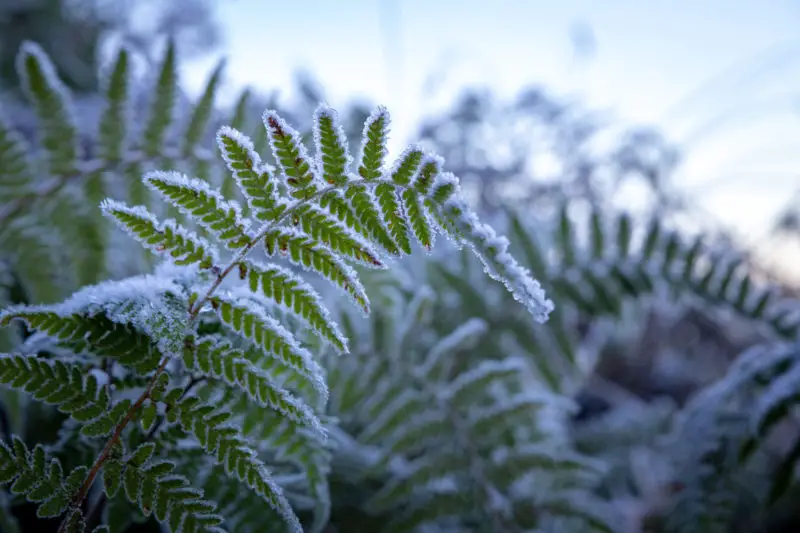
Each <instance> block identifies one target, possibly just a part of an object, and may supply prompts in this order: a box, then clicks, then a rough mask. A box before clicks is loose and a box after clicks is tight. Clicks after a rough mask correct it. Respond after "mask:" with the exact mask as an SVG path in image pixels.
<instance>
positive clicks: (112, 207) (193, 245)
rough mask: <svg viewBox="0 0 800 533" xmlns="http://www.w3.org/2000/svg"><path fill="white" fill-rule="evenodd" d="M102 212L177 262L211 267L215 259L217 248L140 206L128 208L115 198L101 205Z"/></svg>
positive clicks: (146, 244) (132, 235)
mask: <svg viewBox="0 0 800 533" xmlns="http://www.w3.org/2000/svg"><path fill="white" fill-rule="evenodd" d="M100 209H101V210H102V211H103V214H104V215H106V216H108V217H109V218H111V219H112V220H113V221H114V222H115V223H116V224H117V226H119V227H120V229H122V230H124V231H125V232H126V233H128V235H130V236H131V237H133V238H134V239H136V240H137V241H139V242H140V243H142V244H143V245H144V246H145V247H146V248H148V249H149V250H151V251H152V252H154V253H156V254H163V253H168V254H169V255H170V257H172V258H173V260H174V261H175V264H176V265H191V264H195V263H196V264H198V266H199V267H200V268H211V267H213V266H214V265H215V264H216V263H217V261H218V254H217V250H216V248H214V247H213V246H212V245H211V244H210V243H208V242H206V241H205V240H204V239H202V238H201V237H199V236H198V235H196V234H195V233H194V232H191V231H189V230H187V229H185V228H183V227H182V226H180V225H179V224H178V223H177V222H175V221H172V220H168V221H166V222H164V223H160V222H159V221H158V220H157V219H156V217H155V216H154V215H153V214H152V213H150V212H149V211H147V210H146V209H145V208H144V207H142V206H137V207H128V206H127V205H125V204H123V203H121V202H116V201H114V200H110V199H107V200H104V201H103V203H102V204H100Z"/></svg>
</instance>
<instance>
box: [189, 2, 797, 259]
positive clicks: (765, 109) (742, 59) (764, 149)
mask: <svg viewBox="0 0 800 533" xmlns="http://www.w3.org/2000/svg"><path fill="white" fill-rule="evenodd" d="M218 6H219V7H218V14H219V16H220V18H221V21H222V25H223V32H224V43H223V46H222V51H221V52H222V53H223V54H224V55H226V56H227V57H228V61H229V62H228V67H227V76H228V84H229V88H232V89H233V88H241V87H243V86H244V85H249V86H251V87H253V88H255V89H258V90H263V91H264V92H268V91H272V90H274V89H281V88H284V89H288V88H290V87H291V86H292V83H291V82H292V79H293V72H295V70H296V69H297V68H298V67H303V68H305V69H307V70H309V71H311V72H312V73H313V74H314V75H315V76H316V77H317V79H318V80H319V81H320V82H321V84H322V86H323V87H324V88H325V89H326V91H327V94H328V100H329V103H330V104H331V105H334V106H339V107H341V106H343V104H345V103H346V102H347V101H348V100H350V99H352V98H362V99H367V100H369V101H371V102H375V103H382V104H385V105H387V106H388V107H389V109H390V111H391V112H392V116H393V118H394V131H395V135H394V137H395V142H396V144H395V147H399V146H400V145H402V144H405V143H406V142H409V141H411V140H412V139H411V138H409V135H410V133H411V126H412V125H413V124H414V123H415V121H416V120H417V119H418V118H419V116H421V115H422V114H425V113H426V112H429V111H435V110H437V109H441V107H442V106H443V105H444V104H445V103H446V102H447V101H449V99H450V98H451V97H452V96H453V95H454V94H455V93H456V92H457V91H458V90H459V89H460V88H461V87H463V86H464V85H465V84H479V85H483V86H488V87H491V88H492V89H494V90H496V91H497V92H498V93H500V94H503V95H513V94H514V93H515V92H516V91H517V90H519V89H520V88H521V87H523V86H525V85H528V84H541V85H543V86H545V87H547V88H549V89H551V90H552V91H554V92H556V93H557V94H560V95H565V96H573V97H577V98H579V99H580V100H582V101H583V102H584V103H585V104H586V105H588V106H590V107H592V108H596V109H603V110H608V111H611V112H612V113H614V115H615V116H617V117H619V119H620V121H627V122H634V123H650V124H655V125H657V126H659V127H661V128H662V130H663V131H664V132H665V133H666V134H667V136H668V137H669V138H670V139H671V140H673V141H675V142H677V143H678V144H679V145H680V146H681V147H682V148H683V150H684V160H683V164H682V165H681V167H680V169H679V172H678V175H677V176H676V177H675V182H676V184H678V185H679V186H680V187H682V188H684V190H686V191H687V192H691V195H692V197H693V198H694V201H695V203H696V204H697V205H698V207H700V208H702V209H704V210H706V211H708V212H710V213H711V214H712V215H713V216H714V217H715V218H717V219H719V220H720V221H721V222H722V223H724V224H726V225H730V226H732V227H733V228H735V229H736V230H737V231H738V232H739V233H740V234H741V235H742V237H743V238H744V239H746V240H747V241H748V242H751V243H756V244H758V245H759V246H762V247H763V246H766V244H765V243H764V241H763V239H762V237H763V235H764V233H765V232H766V230H767V227H768V224H769V221H770V216H771V214H772V213H774V212H775V210H776V209H777V208H778V207H779V206H781V205H784V204H785V203H786V202H787V201H788V200H789V198H790V196H791V194H792V193H793V191H794V190H795V189H797V188H800V122H799V119H800V0H770V1H769V2H754V1H744V0H742V1H732V0H729V1H723V0H702V1H698V0H695V1H692V0H672V1H668V0H638V1H636V0H606V1H603V2H601V1H598V0H594V1H592V0H584V1H579V0H564V1H560V2H555V1H552V0H551V1H544V0H528V1H525V0H491V1H490V0H484V1H477V0H458V1H456V0H447V1H445V0H439V1H435V0H429V1H425V0H338V1H331V0H327V1H326V0H316V1H312V0H296V1H294V2H273V1H264V0H261V1H258V0H220V2H219V4H218ZM576 27H588V28H590V29H591V37H592V41H593V42H594V45H595V46H594V50H593V52H592V53H591V54H590V55H589V56H588V57H586V56H578V55H576V52H575V46H574V44H573V40H572V39H571V35H572V34H574V33H575V28H576ZM214 61H215V58H214V57H211V58H208V59H207V60H203V61H199V62H194V63H191V64H187V65H186V66H185V72H184V77H185V80H186V81H187V83H188V84H189V85H190V87H194V88H197V87H199V86H200V85H201V84H202V82H203V81H204V79H205V76H206V74H207V72H208V71H209V70H210V68H211V66H212V64H213V62H214ZM448 62H449V63H450V64H451V69H450V71H449V72H448V74H447V76H446V77H445V79H444V80H440V81H441V84H440V88H441V90H440V92H439V95H438V97H436V98H432V97H430V96H429V95H426V94H425V93H424V91H423V87H425V85H426V83H427V82H428V81H429V79H430V76H431V73H432V72H435V71H436V70H437V69H438V68H439V67H440V66H441V65H442V64H444V63H448ZM772 246H773V247H774V243H773V244H772ZM784 255H785V254H784ZM798 257H800V256H798Z"/></svg>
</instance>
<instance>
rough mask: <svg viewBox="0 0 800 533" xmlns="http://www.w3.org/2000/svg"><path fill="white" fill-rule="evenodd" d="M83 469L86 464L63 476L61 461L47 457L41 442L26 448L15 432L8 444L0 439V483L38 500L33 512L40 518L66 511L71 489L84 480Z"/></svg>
mask: <svg viewBox="0 0 800 533" xmlns="http://www.w3.org/2000/svg"><path fill="white" fill-rule="evenodd" d="M86 471H87V469H86V467H83V466H81V467H78V468H76V469H75V470H73V471H72V472H71V473H70V475H69V476H67V479H64V477H63V470H62V468H61V463H60V462H59V461H58V459H49V458H47V454H46V452H45V450H44V448H43V447H42V446H41V445H39V444H37V445H36V447H35V448H34V449H33V451H29V450H28V447H27V446H26V445H25V443H24V442H23V441H22V440H21V439H20V438H19V437H17V436H16V435H15V436H13V438H12V442H11V446H8V445H7V444H6V443H5V442H0V483H3V484H8V483H11V487H10V490H11V492H12V493H13V494H21V495H24V496H26V497H27V498H28V499H29V500H30V501H32V502H34V503H39V504H40V505H39V507H38V509H37V513H36V514H37V516H39V517H41V518H49V517H55V516H59V515H61V514H63V513H64V511H66V510H67V508H68V507H69V504H70V498H71V497H72V494H73V491H74V488H76V485H79V484H80V483H81V482H82V481H83V479H84V478H85V476H86Z"/></svg>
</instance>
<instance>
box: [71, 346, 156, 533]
mask: <svg viewBox="0 0 800 533" xmlns="http://www.w3.org/2000/svg"><path fill="white" fill-rule="evenodd" d="M169 361H170V358H169V357H165V358H164V359H163V361H161V363H160V364H159V365H158V368H157V369H156V372H155V374H154V375H153V378H152V379H151V380H150V383H149V384H148V385H147V388H146V389H145V391H144V392H143V393H142V394H141V396H139V399H138V400H136V403H134V404H133V405H132V406H131V408H130V409H128V412H127V413H126V414H125V418H123V419H122V421H121V422H120V423H119V424H117V427H116V428H114V433H113V434H112V435H111V438H110V439H108V442H106V445H105V447H104V448H103V451H102V452H100V456H99V457H98V458H97V460H96V461H95V462H94V465H92V468H91V469H90V470H89V473H88V474H87V476H86V479H85V480H84V482H83V484H82V485H81V488H80V489H78V492H77V493H76V494H75V496H74V497H73V498H72V505H73V506H74V507H79V506H80V504H81V502H83V499H84V498H86V494H87V493H88V492H89V489H90V488H91V487H92V484H94V480H95V478H96V477H97V474H99V473H100V468H101V467H102V466H103V463H105V462H106V459H108V456H109V454H110V453H111V449H112V448H113V447H114V445H115V444H116V443H117V442H118V441H119V438H120V436H122V432H123V430H124V429H125V428H126V427H127V425H128V424H129V423H130V422H131V420H133V415H135V414H136V411H138V410H139V409H140V408H141V407H142V404H143V403H144V402H145V400H147V398H149V397H150V393H151V392H152V391H153V387H154V386H155V384H156V381H157V380H158V376H160V375H161V373H162V372H163V371H164V369H165V368H167V363H169ZM66 526H67V521H66V520H62V521H61V525H60V526H59V528H58V533H64V531H65V528H66Z"/></svg>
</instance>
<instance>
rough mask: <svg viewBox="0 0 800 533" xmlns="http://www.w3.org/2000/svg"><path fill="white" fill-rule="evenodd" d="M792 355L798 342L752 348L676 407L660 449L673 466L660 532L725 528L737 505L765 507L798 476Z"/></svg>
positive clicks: (798, 393) (799, 387)
mask: <svg viewBox="0 0 800 533" xmlns="http://www.w3.org/2000/svg"><path fill="white" fill-rule="evenodd" d="M798 362H800V358H798V351H797V346H796V345H793V344H792V345H786V344H781V345H758V346H756V347H753V348H752V349H750V350H748V351H746V352H745V353H743V354H742V355H741V356H740V357H739V358H738V359H737V361H736V362H734V364H733V365H732V366H731V368H730V369H729V371H728V373H727V375H726V376H725V377H723V378H722V379H721V380H719V381H718V382H716V383H714V384H712V385H710V386H709V387H708V388H706V389H704V390H702V391H700V392H699V393H698V394H697V395H696V396H695V397H694V398H693V399H692V400H691V401H690V402H689V403H688V404H687V405H686V406H685V407H684V409H683V410H682V411H681V412H680V414H679V416H678V417H677V419H676V421H675V424H674V427H673V429H672V432H671V434H670V438H669V440H668V441H667V442H666V443H665V447H663V448H662V453H663V454H664V456H665V457H667V458H669V460H670V462H671V463H672V465H673V469H674V478H673V479H672V481H671V486H672V491H671V498H670V500H669V504H668V505H667V506H666V508H665V509H663V510H662V512H663V516H664V520H663V522H664V527H665V528H666V529H665V530H666V531H669V532H675V533H690V532H700V531H703V532H705V531H719V532H724V531H729V528H730V526H731V524H732V523H733V520H734V518H733V517H734V516H735V514H734V512H735V511H737V510H738V511H741V510H742V509H750V510H751V512H754V513H758V512H761V511H763V510H765V509H769V508H770V506H771V505H772V504H774V503H775V502H776V501H778V500H779V498H781V497H782V496H783V495H785V494H786V492H787V490H788V489H789V487H791V486H792V485H793V484H795V483H796V482H797V478H796V475H795V469H796V465H797V462H798V459H799V457H798V452H797V449H798V448H799V447H800V444H798V443H800V435H798V433H797V430H796V420H795V419H794V416H793V415H794V413H793V412H794V410H795V408H796V404H797V402H798V399H800V382H798V380H797V375H798V372H797V368H798ZM781 425H783V426H784V427H783V430H784V431H783V437H782V438H781V439H779V440H778V443H780V441H784V443H783V444H780V445H778V446H776V441H775V439H774V438H773V437H774V436H775V432H776V430H777V429H778V428H779V427H780V426H781ZM787 436H788V442H789V444H788V446H787V445H786V442H785V441H786V439H787Z"/></svg>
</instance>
